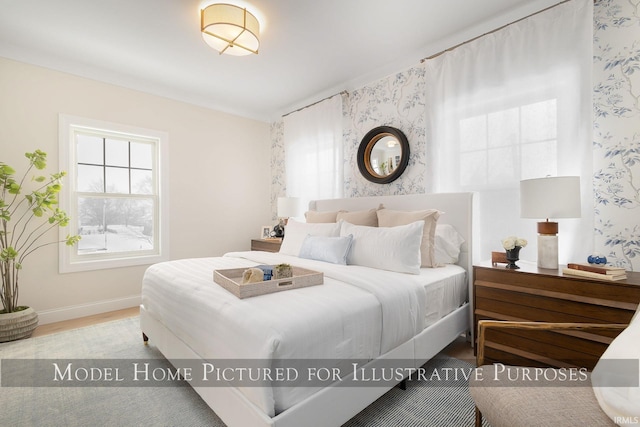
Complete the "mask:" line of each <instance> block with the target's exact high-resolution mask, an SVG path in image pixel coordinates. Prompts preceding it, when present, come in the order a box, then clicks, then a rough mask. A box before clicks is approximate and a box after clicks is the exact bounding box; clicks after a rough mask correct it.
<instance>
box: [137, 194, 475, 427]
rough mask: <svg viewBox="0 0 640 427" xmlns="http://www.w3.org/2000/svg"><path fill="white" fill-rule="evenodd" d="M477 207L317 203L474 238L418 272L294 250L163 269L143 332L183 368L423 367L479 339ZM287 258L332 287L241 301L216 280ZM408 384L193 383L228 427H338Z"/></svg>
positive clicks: (469, 197) (371, 200)
mask: <svg viewBox="0 0 640 427" xmlns="http://www.w3.org/2000/svg"><path fill="white" fill-rule="evenodd" d="M473 204H474V197H473V193H445V194H421V195H404V196H380V197H361V198H350V199H332V200H317V201H312V202H311V203H310V206H309V208H310V210H311V211H312V212H318V213H321V212H327V213H328V212H334V211H347V212H359V211H367V210H371V209H376V208H377V207H380V206H383V207H384V208H385V209H387V210H388V212H392V211H394V210H395V211H399V212H405V211H406V212H413V211H419V210H425V209H437V210H438V211H440V212H441V215H440V216H439V218H438V219H437V224H438V226H444V225H449V226H451V227H452V228H453V229H455V230H456V231H457V233H459V235H460V237H461V238H462V239H463V240H464V242H463V243H462V244H461V245H460V252H459V254H458V256H457V262H455V264H449V265H441V266H438V267H436V268H419V271H417V273H416V272H414V273H415V274H407V273H406V272H404V273H400V272H397V271H389V270H388V269H384V270H383V269H379V268H373V267H372V266H367V265H341V264H333V263H328V262H324V261H322V260H318V259H313V257H312V258H311V259H309V258H307V257H305V258H301V257H299V256H296V255H293V254H291V253H288V252H287V251H286V250H284V251H282V253H275V254H274V253H267V252H259V251H254V252H232V253H228V254H225V256H223V257H216V258H201V259H186V260H175V261H169V262H166V263H160V264H157V265H154V266H151V267H150V268H149V269H148V270H147V272H146V273H145V276H144V279H143V288H142V304H141V307H140V313H141V316H140V322H141V329H142V332H143V336H144V337H145V339H148V340H149V342H150V343H151V344H152V345H155V346H156V347H157V348H158V349H159V350H160V351H161V352H162V354H163V355H164V356H165V357H166V358H167V359H168V360H169V361H172V363H174V362H175V363H181V361H184V360H191V361H193V360H196V361H212V360H213V361H222V360H226V361H229V360H251V361H252V363H258V364H259V365H264V366H263V367H265V368H268V367H270V366H275V365H278V366H280V365H281V364H282V362H283V361H288V360H296V361H300V360H307V359H314V360H316V359H319V360H323V361H329V362H328V363H334V364H338V365H341V364H342V362H345V363H347V364H348V363H349V362H350V361H353V360H358V361H359V363H361V365H360V366H363V367H364V368H371V367H376V366H382V365H384V363H385V362H387V361H397V360H401V361H403V363H407V362H408V361H409V362H410V364H411V367H412V368H414V369H415V368H419V367H420V366H422V365H423V364H424V363H425V362H426V361H428V360H429V359H431V358H432V357H433V356H435V355H436V354H437V353H438V352H440V351H441V350H442V349H443V348H445V347H446V346H447V345H448V344H449V343H451V342H452V341H453V340H455V339H456V338H458V337H459V336H460V335H461V334H465V333H468V334H469V337H471V336H470V332H471V330H472V316H471V312H472V310H471V306H470V303H469V295H471V279H472V278H471V271H472V269H471V263H472V259H473V258H472V248H473V240H472V224H473ZM414 225H415V223H412V224H410V225H406V226H403V227H394V228H393V230H400V229H402V230H404V229H408V228H409V227H414ZM291 227H292V228H291V229H292V230H293V226H292V225H291ZM342 227H343V228H342V231H343V232H344V230H345V228H344V227H345V224H342ZM346 230H347V231H348V232H349V236H350V238H353V234H354V233H355V235H356V236H358V233H359V232H361V231H362V230H365V231H366V232H368V229H365V228H358V227H357V226H354V227H352V228H349V229H346ZM421 230H422V228H421ZM394 232H395V231H394ZM407 232H408V231H407ZM291 234H292V235H293V233H291ZM349 236H345V237H349ZM288 237H289V236H285V242H286V241H287V238H288ZM292 239H293V238H291V239H290V242H291V241H292ZM357 239H358V237H356V238H355V240H354V242H355V241H357ZM362 239H364V238H362ZM361 241H364V240H361ZM354 245H355V244H354ZM284 246H285V244H284V243H283V249H284ZM353 247H354V246H351V248H352V252H353V250H354V249H353ZM423 252H424V251H423ZM296 253H297V252H296ZM354 259H355V258H354ZM282 262H284V263H289V264H291V265H295V266H299V267H302V268H308V269H311V270H315V271H322V272H323V274H324V283H323V284H322V285H320V286H311V287H308V288H303V289H295V290H287V291H284V292H277V293H273V294H268V295H262V296H259V297H254V298H247V299H242V300H240V299H238V298H236V297H235V296H233V295H231V294H230V293H229V292H227V291H226V290H224V289H222V288H221V287H220V286H218V285H217V284H216V283H214V282H213V270H214V269H226V268H249V267H253V266H256V265H258V264H271V265H273V264H277V263H282ZM383 267H384V266H383ZM385 268H386V267H385ZM392 270H393V268H392ZM390 284H393V285H391V286H390ZM470 339H471V338H470ZM344 379H345V378H342V377H341V378H340V380H344ZM400 380H401V378H400V379H397V381H396V380H395V379H394V381H392V382H391V383H389V382H384V383H380V385H378V384H376V385H374V386H372V385H370V384H367V386H363V387H356V388H354V387H352V386H349V387H345V386H343V385H344V384H343V381H335V382H333V383H331V382H328V383H322V385H315V384H314V385H313V386H312V385H309V384H304V385H303V386H301V387H295V386H282V387H278V386H273V387H272V385H273V383H272V382H271V381H264V382H261V383H259V384H258V385H259V386H250V387H249V386H244V385H242V384H240V385H230V386H226V387H211V386H207V385H200V384H192V386H193V388H194V389H195V390H196V391H197V392H198V393H199V394H200V396H201V397H202V398H203V400H204V401H205V402H206V403H207V404H208V405H209V406H210V407H211V408H212V410H214V411H215V412H216V414H217V415H218V416H219V417H220V418H221V419H222V420H223V421H224V422H225V423H226V424H227V425H228V426H229V427H234V426H247V425H250V426H278V427H282V426H300V425H309V420H313V423H314V425H327V426H339V425H341V424H343V423H344V422H346V421H347V420H349V419H350V418H352V417H353V416H354V415H356V414H357V413H358V412H360V411H361V410H362V409H364V408H365V407H366V406H368V405H369V404H371V403H372V402H373V401H375V400H376V399H377V398H378V397H380V396H381V395H383V394H384V393H385V392H386V391H388V390H389V389H390V388H391V387H393V386H394V385H395V383H396V382H399V381H400Z"/></svg>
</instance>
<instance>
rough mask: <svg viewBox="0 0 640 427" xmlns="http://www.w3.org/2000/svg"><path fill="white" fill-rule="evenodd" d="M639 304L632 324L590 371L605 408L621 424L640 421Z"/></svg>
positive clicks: (595, 390)
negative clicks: (639, 364)
mask: <svg viewBox="0 0 640 427" xmlns="http://www.w3.org/2000/svg"><path fill="white" fill-rule="evenodd" d="M638 343H640V306H638V309H637V310H636V314H635V315H634V316H633V318H632V319H631V323H629V326H627V328H626V329H625V330H624V331H622V332H621V333H620V335H618V336H617V337H616V338H615V339H614V340H613V341H612V342H611V344H609V347H607V349H606V350H605V352H604V353H603V354H602V357H600V360H599V361H598V363H597V364H596V366H595V368H593V372H592V373H591V383H592V384H593V392H594V394H595V395H596V399H598V403H599V404H600V407H601V408H602V410H603V411H604V412H605V413H606V414H607V415H608V416H609V418H611V419H612V420H613V422H615V423H617V424H618V425H621V426H631V425H634V426H635V425H638V420H640V386H639V383H640V373H639V368H640V367H639V366H638V360H640V345H638Z"/></svg>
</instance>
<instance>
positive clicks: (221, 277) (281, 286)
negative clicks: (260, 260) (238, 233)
mask: <svg viewBox="0 0 640 427" xmlns="http://www.w3.org/2000/svg"><path fill="white" fill-rule="evenodd" d="M291 268H292V269H293V277H287V278H286V279H272V280H266V281H264V282H254V283H245V284H243V283H242V273H244V271H245V270H246V269H247V267H245V268H227V269H222V270H214V271H213V281H214V282H216V283H217V284H219V285H220V286H222V287H223V288H225V289H226V290H228V291H229V292H231V293H232V294H234V295H235V296H237V297H238V298H249V297H255V296H258V295H264V294H270V293H273V292H280V291H288V290H289V289H298V288H305V287H307V286H314V285H322V284H323V283H324V274H323V273H322V272H320V271H314V270H308V269H306V268H301V267H295V266H292V267H291Z"/></svg>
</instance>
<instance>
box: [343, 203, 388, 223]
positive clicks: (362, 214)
mask: <svg viewBox="0 0 640 427" xmlns="http://www.w3.org/2000/svg"><path fill="white" fill-rule="evenodd" d="M379 209H382V205H380V206H378V208H377V209H369V210H367V211H352V212H348V211H339V212H338V215H337V217H336V221H338V222H340V221H341V220H342V221H345V222H348V223H349V224H354V225H366V226H369V227H377V226H378V215H377V212H378V210H379Z"/></svg>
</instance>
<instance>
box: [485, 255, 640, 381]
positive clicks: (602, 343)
mask: <svg viewBox="0 0 640 427" xmlns="http://www.w3.org/2000/svg"><path fill="white" fill-rule="evenodd" d="M517 264H518V266H520V269H518V270H510V269H507V268H505V266H504V265H502V264H498V265H497V266H492V265H491V262H489V261H487V262H486V263H480V264H478V265H475V266H474V267H473V280H474V282H473V302H474V328H475V330H476V331H477V325H478V320H482V319H492V320H516V321H533V322H579V323H585V322H589V323H629V321H630V320H631V317H632V315H633V313H634V311H635V310H636V308H637V306H638V303H639V302H640V273H634V272H627V279H626V280H620V281H614V282H610V281H603V280H597V279H589V278H583V277H573V276H565V275H563V274H562V267H564V266H561V267H560V268H559V269H558V270H547V269H539V268H538V267H537V266H536V265H535V264H534V263H527V262H523V261H518V263H517ZM488 332H490V333H489V334H487V337H486V344H485V348H486V360H487V363H492V362H497V361H500V362H501V363H505V364H509V363H511V364H515V365H525V366H556V367H562V366H567V365H569V366H584V367H587V368H589V369H592V368H593V366H595V363H596V362H597V361H598V359H599V358H600V356H601V355H602V353H603V352H604V350H605V349H606V348H607V346H608V345H609V343H611V341H612V340H613V338H614V337H615V336H616V335H617V334H618V333H619V332H609V331H607V332H604V331H603V332H597V333H594V332H582V331H575V332H551V331H535V332H527V333H526V335H525V334H523V333H522V332H505V331H488Z"/></svg>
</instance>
